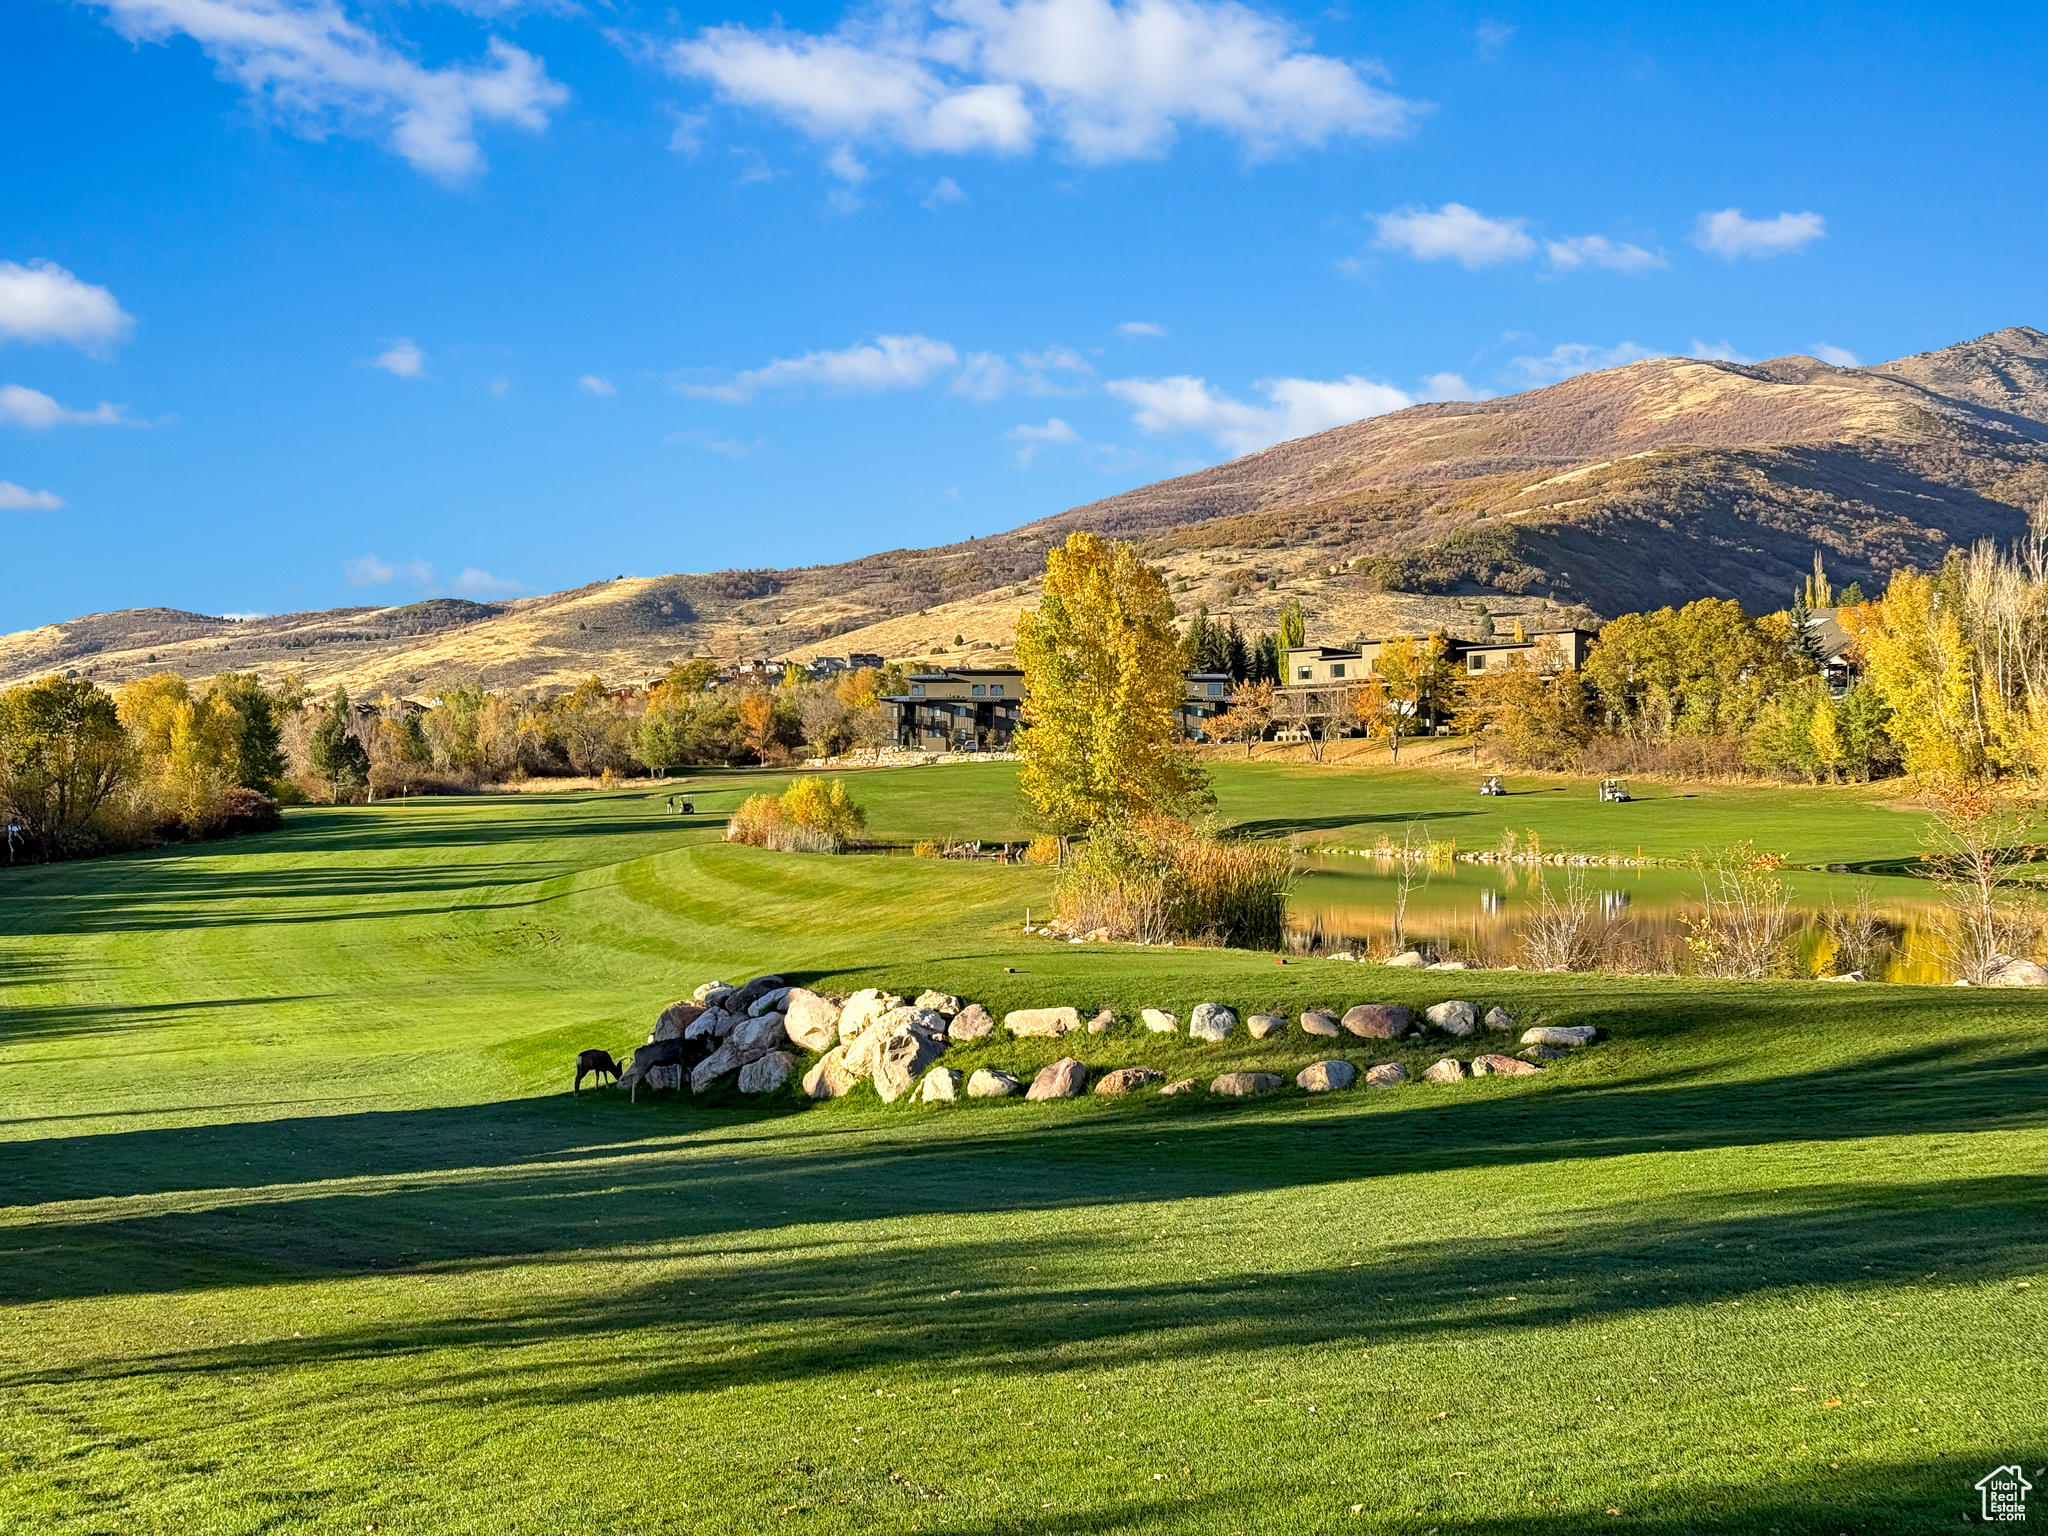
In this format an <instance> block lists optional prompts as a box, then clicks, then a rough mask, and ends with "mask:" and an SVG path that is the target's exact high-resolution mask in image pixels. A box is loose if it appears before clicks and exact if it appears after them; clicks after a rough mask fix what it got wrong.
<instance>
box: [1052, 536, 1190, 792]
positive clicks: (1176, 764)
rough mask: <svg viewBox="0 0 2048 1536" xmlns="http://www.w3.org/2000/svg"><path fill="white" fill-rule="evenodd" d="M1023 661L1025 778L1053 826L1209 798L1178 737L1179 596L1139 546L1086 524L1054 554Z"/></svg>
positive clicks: (1181, 687) (1182, 691)
mask: <svg viewBox="0 0 2048 1536" xmlns="http://www.w3.org/2000/svg"><path fill="white" fill-rule="evenodd" d="M1017 660H1018V662H1019V664H1020V665H1021V666H1022V667H1023V669H1024V706H1023V711H1022V713H1023V729H1022V730H1021V731H1020V732H1019V734H1018V741H1017V751H1018V755H1019V756H1020V757H1021V758H1022V759H1023V769H1022V771H1021V772H1020V774H1019V775H1018V783H1019V786H1020V787H1021V788H1022V790H1023V792H1024V795H1025V798H1026V799H1028V800H1029V801H1030V802H1031V805H1032V807H1033V808H1034V809H1035V810H1036V811H1037V812H1038V814H1039V815H1040V816H1041V817H1042V818H1043V819H1044V820H1045V822H1046V823H1047V824H1048V825H1049V826H1052V827H1053V828H1055V829H1057V830H1059V831H1061V832H1077V831H1081V830H1084V829H1086V828H1089V827H1093V826H1097V825H1099V824H1101V823H1102V822H1105V821H1110V820H1114V819H1116V818H1119V817H1124V816H1139V815H1150V814H1168V815H1172V814H1177V813H1180V812H1184V811H1186V810H1188V809H1190V808H1191V807H1192V806H1194V805H1195V804H1197V803H1199V802H1201V801H1203V800H1204V799H1205V798H1206V797H1207V791H1208V783H1207V778H1206V776H1205V775H1204V774H1203V772H1202V770H1201V768H1200V767H1199V766H1198V765H1197V764H1196V763H1195V761H1194V760H1193V758H1192V757H1191V756H1190V755H1189V753H1188V752H1187V750H1186V748H1185V745H1184V743H1183V741H1182V733H1181V725H1180V717H1179V711H1180V707H1181V705H1182V704H1183V703H1184V702H1185V700H1186V688H1187V685H1186V680H1185V678H1184V676H1183V673H1182V650H1181V642H1180V637H1179V636H1178V635H1176V634H1175V633H1174V628H1173V599H1172V597H1171V596H1170V595H1169V594H1168V592H1167V589H1166V582H1165V580H1164V579H1163V578H1162V577H1161V576H1160V574H1159V573H1158V572H1157V571H1155V570H1153V569H1152V568H1151V567H1149V566H1147V565H1146V564H1145V562H1144V561H1143V560H1141V559H1139V558H1138V552H1137V550H1136V548H1135V547H1134V546H1132V545H1129V544H1112V543H1108V542H1105V541H1104V540H1103V539H1101V538H1099V537H1097V536H1096V535H1095V534H1092V533H1085V532H1083V533H1075V534H1073V535H1071V536H1069V538H1068V539H1067V541H1066V543H1065V544H1063V545H1061V546H1060V547H1059V548H1057V549H1053V550H1050V551H1048V552H1047V554H1046V557H1045V587H1044V591H1043V594H1042V595H1041V596H1040V598H1039V603H1038V610H1037V612H1035V613H1026V614H1024V615H1023V616H1022V617H1021V618H1020V619H1019V620H1018V622H1017Z"/></svg>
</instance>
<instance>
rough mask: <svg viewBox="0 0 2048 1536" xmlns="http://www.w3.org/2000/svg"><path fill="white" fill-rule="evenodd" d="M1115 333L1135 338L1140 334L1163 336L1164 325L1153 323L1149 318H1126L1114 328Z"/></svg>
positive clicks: (1164, 331)
mask: <svg viewBox="0 0 2048 1536" xmlns="http://www.w3.org/2000/svg"><path fill="white" fill-rule="evenodd" d="M1116 333H1117V335H1119V336H1127V337H1130V338H1131V339H1132V340H1136V339H1137V338H1138V337H1140V336H1164V335H1165V334H1166V327H1165V326H1163V325H1154V324H1153V323H1152V322H1151V321H1150V320H1126V321H1125V322H1124V323H1123V324H1122V325H1120V326H1118V327H1117V328H1116Z"/></svg>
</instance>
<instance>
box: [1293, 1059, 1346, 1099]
mask: <svg viewBox="0 0 2048 1536" xmlns="http://www.w3.org/2000/svg"><path fill="white" fill-rule="evenodd" d="M1357 1081H1358V1068H1356V1067H1354V1066H1353V1065H1352V1064H1351V1063H1350V1062H1348V1061H1341V1060H1337V1059H1335V1058H1333V1059H1331V1060H1329V1061H1312V1062H1310V1063H1309V1064H1308V1065H1307V1066H1305V1067H1303V1068H1302V1069H1301V1070H1300V1071H1299V1072H1297V1073H1295V1074H1294V1086H1295V1087H1297V1088H1306V1089H1307V1090H1308V1091H1309V1092H1310V1093H1329V1092H1331V1091H1332V1090H1334V1089H1338V1088H1349V1087H1350V1086H1351V1085H1352V1084H1353V1083H1355V1082H1357Z"/></svg>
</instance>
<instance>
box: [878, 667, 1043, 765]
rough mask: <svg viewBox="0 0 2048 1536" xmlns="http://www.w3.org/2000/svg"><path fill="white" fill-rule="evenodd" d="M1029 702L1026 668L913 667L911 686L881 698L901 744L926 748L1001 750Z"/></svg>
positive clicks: (940, 750) (974, 750)
mask: <svg viewBox="0 0 2048 1536" xmlns="http://www.w3.org/2000/svg"><path fill="white" fill-rule="evenodd" d="M1023 702H1024V669H1023V668H1022V667H950V668H948V669H947V670H945V671H943V672H913V673H911V674H910V677H909V679H908V687H907V690H906V691H905V692H903V693H900V694H896V695H894V696H892V697H890V698H885V699H883V700H882V707H883V708H884V709H886V710H888V712H889V714H890V717H891V718H892V719H893V720H894V722H895V725H896V741H897V744H898V745H899V746H904V747H909V748H911V749H912V750H914V751H923V752H1001V751H1005V750H1007V749H1008V747H1009V745H1010V737H1011V735H1012V733H1014V732H1015V731H1016V729H1017V711H1018V708H1019V706H1021V705H1022V704H1023Z"/></svg>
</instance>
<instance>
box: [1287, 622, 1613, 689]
mask: <svg viewBox="0 0 2048 1536" xmlns="http://www.w3.org/2000/svg"><path fill="white" fill-rule="evenodd" d="M1388 638H1393V637H1387V638H1382V639H1379V640H1362V641H1360V642H1359V643H1358V644H1357V645H1355V646H1351V647H1348V648H1339V647H1336V646H1329V645H1297V646H1291V647H1289V648H1288V650H1287V651H1285V652H1284V653H1283V654H1284V656H1285V658H1286V661H1285V666H1284V671H1285V674H1286V675H1285V677H1284V678H1283V679H1282V681H1281V686H1282V687H1285V688H1303V687H1311V688H1328V687H1329V686H1330V685H1331V684H1333V683H1336V684H1346V683H1362V682H1364V681H1365V680H1366V679H1367V678H1368V677H1370V676H1371V675H1372V664H1373V663H1374V662H1375V661H1377V660H1378V659H1379V655H1380V652H1381V651H1382V650H1384V649H1385V648H1386V646H1387V639H1388ZM1403 638H1408V639H1421V638H1423V637H1422V636H1420V635H1415V636H1406V637H1403ZM1596 638H1597V636H1595V635H1594V633H1593V631H1591V630H1590V629H1546V630H1539V631H1537V632H1536V633H1535V634H1533V635H1528V636H1525V637H1524V638H1522V639H1520V640H1516V639H1513V638H1511V637H1510V638H1502V637H1499V636H1496V637H1495V638H1493V639H1491V640H1457V639H1452V638H1450V637H1446V638H1445V641H1444V655H1445V659H1446V660H1448V661H1449V662H1450V663H1451V665H1452V666H1453V667H1455V668H1457V669H1458V670H1459V671H1461V672H1464V673H1465V674H1467V675H1468V676H1473V677H1476V676H1478V675H1480V674H1481V673H1484V672H1489V671H1498V670H1499V669H1500V668H1502V667H1505V666H1507V665H1508V663H1509V662H1510V661H1511V660H1512V659H1513V658H1515V657H1517V656H1521V657H1525V658H1527V659H1528V661H1529V664H1530V665H1531V666H1534V667H1538V668H1540V669H1541V670H1543V671H1544V672H1546V673H1547V672H1551V671H1555V670H1557V669H1558V668H1560V667H1562V668H1565V669H1569V670H1577V669H1578V668H1579V667H1582V666H1584V665H1585V662H1586V653H1587V652H1588V651H1590V650H1591V649H1592V646H1593V641H1594V640H1595V639H1596Z"/></svg>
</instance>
